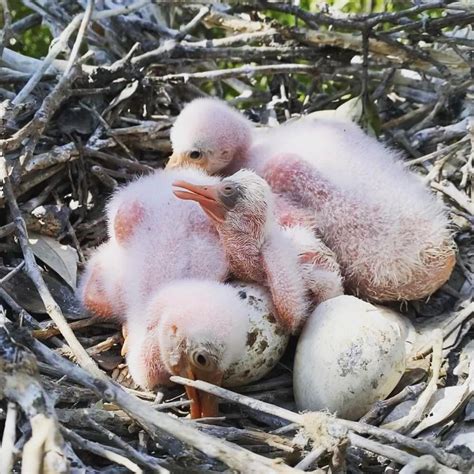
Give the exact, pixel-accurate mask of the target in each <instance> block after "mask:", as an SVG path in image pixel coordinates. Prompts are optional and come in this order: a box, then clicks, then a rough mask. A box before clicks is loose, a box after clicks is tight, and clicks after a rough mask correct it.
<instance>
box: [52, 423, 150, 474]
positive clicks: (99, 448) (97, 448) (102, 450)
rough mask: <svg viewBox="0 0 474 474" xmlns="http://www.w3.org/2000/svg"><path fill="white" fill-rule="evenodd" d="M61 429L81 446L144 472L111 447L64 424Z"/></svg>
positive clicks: (139, 473) (131, 468) (137, 472)
mask: <svg viewBox="0 0 474 474" xmlns="http://www.w3.org/2000/svg"><path fill="white" fill-rule="evenodd" d="M61 431H62V433H63V435H64V436H65V437H66V438H68V439H69V440H70V441H71V442H72V443H74V444H75V445H76V446H78V447H79V448H81V449H85V450H87V451H90V452H91V453H94V454H97V455H98V456H101V457H103V458H105V459H108V460H109V461H112V462H115V463H117V464H120V465H122V466H125V467H126V468H127V469H130V471H132V472H134V473H136V474H141V473H143V470H142V469H140V467H139V466H137V465H136V464H135V463H134V462H132V461H130V459H127V458H126V457H125V456H122V455H121V454H118V453H115V452H113V451H111V450H110V449H107V447H106V446H103V445H102V444H100V443H96V442H94V441H89V440H87V439H84V438H83V437H82V436H79V435H78V434H76V433H74V431H71V430H70V429H68V428H66V427H64V426H62V427H61Z"/></svg>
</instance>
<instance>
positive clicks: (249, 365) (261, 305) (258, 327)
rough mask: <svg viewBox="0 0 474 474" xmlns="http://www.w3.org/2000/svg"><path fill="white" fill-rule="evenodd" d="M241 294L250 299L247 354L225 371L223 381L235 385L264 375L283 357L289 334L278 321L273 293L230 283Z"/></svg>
mask: <svg viewBox="0 0 474 474" xmlns="http://www.w3.org/2000/svg"><path fill="white" fill-rule="evenodd" d="M231 285H232V286H233V287H234V288H235V291H236V292H237V294H238V295H239V297H240V298H241V299H242V300H243V301H245V302H246V303H247V307H248V317H249V321H250V324H249V330H248V333H247V344H246V351H245V355H244V356H243V357H242V358H241V359H240V360H239V361H238V362H235V363H234V364H232V365H231V366H230V367H229V368H228V369H227V370H226V372H225V374H224V380H223V385H224V386H226V387H235V386H239V385H246V384H248V383H251V382H255V381H256V380H259V379H261V378H262V377H263V376H264V375H266V374H267V373H268V372H270V370H272V369H273V367H275V365H276V364H277V363H278V361H279V360H280V358H281V356H282V355H283V353H284V352H285V349H286V346H287V344H288V339H289V336H288V334H286V333H285V332H284V331H283V330H282V329H281V327H280V326H279V325H278V324H277V322H276V319H275V317H274V311H275V310H274V307H273V304H272V300H271V296H270V294H269V293H268V291H267V290H265V289H264V288H262V287H261V286H258V285H254V284H251V283H240V282H235V283H231Z"/></svg>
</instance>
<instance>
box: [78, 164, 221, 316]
mask: <svg viewBox="0 0 474 474" xmlns="http://www.w3.org/2000/svg"><path fill="white" fill-rule="evenodd" d="M176 179H190V180H193V181H197V182H200V183H208V182H209V176H208V175H206V174H205V173H203V172H201V171H199V170H185V169H179V170H174V171H171V170H167V171H164V170H161V171H157V172H156V173H154V174H153V175H150V176H146V177H143V178H140V179H138V180H136V181H134V182H132V183H130V184H128V185H127V186H125V187H124V188H122V189H120V190H119V191H117V192H116V193H115V195H114V196H113V197H112V199H111V201H110V202H109V205H108V206H107V218H108V229H109V236H110V240H109V241H108V242H106V243H105V244H102V245H101V246H100V247H99V248H98V249H97V250H96V253H95V256H94V257H93V258H92V259H91V260H90V261H89V262H88V264H87V267H86V272H85V275H84V277H83V278H82V283H81V286H80V288H81V289H82V290H81V291H80V297H81V300H82V302H83V303H84V306H85V307H86V308H87V309H89V310H90V311H91V312H92V313H94V314H96V315H98V316H104V315H106V314H105V313H107V315H108V313H112V314H115V315H116V316H119V317H120V315H123V314H124V313H125V312H126V311H127V309H128V308H129V307H134V308H137V307H138V306H140V305H145V304H146V303H147V301H148V299H149V297H150V295H153V294H154V293H155V292H156V290H157V289H158V288H160V287H161V286H162V285H163V284H166V283H168V282H170V281H173V280H176V279H181V278H206V279H210V280H216V281H223V280H225V278H226V277H227V275H228V264H227V261H226V258H225V253H224V250H223V248H222V245H221V243H220V240H219V236H218V234H217V232H216V230H215V227H214V226H213V225H212V223H210V222H209V220H208V219H207V218H206V216H205V215H203V213H202V212H201V211H200V209H198V208H196V206H194V205H193V204H191V203H187V202H184V201H180V200H178V199H176V198H175V197H174V196H173V192H172V182H173V181H175V180H176ZM211 179H212V180H214V182H215V183H218V182H219V179H218V178H211ZM117 302H120V304H116V303H117ZM116 313H118V314H116Z"/></svg>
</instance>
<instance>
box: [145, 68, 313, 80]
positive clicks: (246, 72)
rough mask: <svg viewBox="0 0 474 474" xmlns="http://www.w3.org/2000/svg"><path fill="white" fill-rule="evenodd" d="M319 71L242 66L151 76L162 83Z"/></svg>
mask: <svg viewBox="0 0 474 474" xmlns="http://www.w3.org/2000/svg"><path fill="white" fill-rule="evenodd" d="M317 71H318V66H310V65H308V64H272V65H268V66H267V65H264V66H240V67H235V68H229V69H219V70H216V71H205V72H194V73H182V74H168V75H166V76H151V77H150V79H152V80H155V81H160V82H161V81H163V82H166V81H178V80H181V81H183V82H188V81H189V80H191V79H199V80H206V81H210V80H216V79H229V78H231V77H240V76H253V75H256V74H288V73H294V74H313V73H316V72H317Z"/></svg>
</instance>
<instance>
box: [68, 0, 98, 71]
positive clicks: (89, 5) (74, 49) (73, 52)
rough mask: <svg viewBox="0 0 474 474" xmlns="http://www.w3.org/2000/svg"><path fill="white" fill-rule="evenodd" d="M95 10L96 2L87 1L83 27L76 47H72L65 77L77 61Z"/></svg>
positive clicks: (82, 22) (80, 28) (77, 37)
mask: <svg viewBox="0 0 474 474" xmlns="http://www.w3.org/2000/svg"><path fill="white" fill-rule="evenodd" d="M93 10H94V1H93V0H87V6H86V9H85V12H84V16H83V17H82V21H81V26H80V27H79V31H78V32H77V36H76V41H75V42H74V46H73V47H72V50H71V54H70V56H69V60H68V62H67V65H66V69H65V70H64V75H65V76H67V75H68V74H69V71H70V70H71V69H72V67H73V65H74V63H75V61H76V58H77V54H78V53H79V48H80V47H81V43H82V38H83V37H84V33H85V31H86V28H87V25H88V24H89V20H90V19H91V15H92V12H93Z"/></svg>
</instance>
